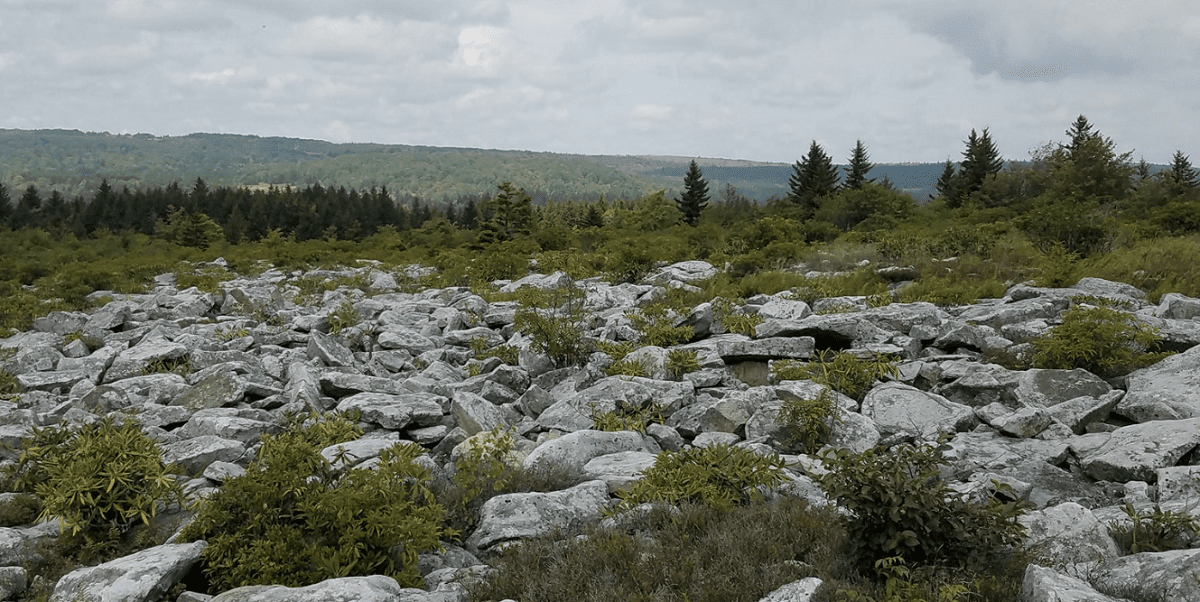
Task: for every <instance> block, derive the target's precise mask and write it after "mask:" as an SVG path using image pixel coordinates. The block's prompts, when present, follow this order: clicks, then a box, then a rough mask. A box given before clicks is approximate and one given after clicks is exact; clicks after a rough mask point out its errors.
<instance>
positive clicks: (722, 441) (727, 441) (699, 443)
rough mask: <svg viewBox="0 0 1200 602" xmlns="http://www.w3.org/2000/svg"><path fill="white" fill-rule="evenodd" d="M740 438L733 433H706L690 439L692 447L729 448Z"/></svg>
mask: <svg viewBox="0 0 1200 602" xmlns="http://www.w3.org/2000/svg"><path fill="white" fill-rule="evenodd" d="M741 440H742V438H741V437H739V436H737V435H736V434H734V433H725V432H722V431H708V432H705V433H700V434H699V435H696V438H695V439H692V446H693V447H713V446H716V445H721V446H729V445H734V444H735V443H737V442H739V441H741Z"/></svg>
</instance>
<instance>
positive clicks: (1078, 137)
mask: <svg viewBox="0 0 1200 602" xmlns="http://www.w3.org/2000/svg"><path fill="white" fill-rule="evenodd" d="M1099 135H1100V133H1099V132H1093V131H1092V124H1091V123H1089V122H1088V120H1087V117H1084V116H1083V115H1080V116H1079V117H1076V118H1075V122H1074V123H1072V124H1071V127H1070V128H1069V129H1067V137H1068V138H1070V139H1071V141H1070V142H1069V143H1068V144H1067V146H1066V149H1067V157H1068V158H1069V157H1071V156H1072V155H1073V154H1074V153H1075V151H1076V150H1078V149H1079V147H1080V146H1081V145H1082V144H1083V143H1084V142H1085V141H1086V140H1088V139H1090V138H1095V137H1098V136H1099Z"/></svg>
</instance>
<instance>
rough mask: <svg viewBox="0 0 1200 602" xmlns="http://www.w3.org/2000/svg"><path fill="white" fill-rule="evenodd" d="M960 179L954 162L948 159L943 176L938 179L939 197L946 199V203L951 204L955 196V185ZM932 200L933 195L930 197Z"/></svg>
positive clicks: (943, 169)
mask: <svg viewBox="0 0 1200 602" xmlns="http://www.w3.org/2000/svg"><path fill="white" fill-rule="evenodd" d="M957 179H958V173H957V172H956V171H955V170H954V162H953V161H951V160H950V159H946V165H945V166H943V167H942V175H940V176H938V179H937V186H936V189H937V193H938V196H940V197H942V198H945V199H946V203H947V204H950V203H951V202H952V201H950V199H951V198H953V197H954V196H955V191H954V184H955V182H956V181H957ZM929 198H930V200H933V198H934V197H933V195H929Z"/></svg>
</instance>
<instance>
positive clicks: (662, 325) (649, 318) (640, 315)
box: [629, 303, 694, 347]
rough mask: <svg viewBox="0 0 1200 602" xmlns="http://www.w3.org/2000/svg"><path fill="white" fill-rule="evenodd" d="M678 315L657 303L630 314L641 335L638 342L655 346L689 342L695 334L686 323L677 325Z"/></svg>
mask: <svg viewBox="0 0 1200 602" xmlns="http://www.w3.org/2000/svg"><path fill="white" fill-rule="evenodd" d="M676 320H677V317H676V316H675V314H674V313H673V312H672V311H671V310H670V309H669V308H668V307H667V306H666V305H664V304H661V303H655V304H652V305H648V306H646V307H643V308H641V309H639V310H637V311H635V312H633V313H631V314H629V323H630V325H631V326H633V329H634V330H636V331H638V334H640V335H641V337H640V338H639V339H638V342H639V343H641V344H643V345H654V346H655V347H670V346H671V345H675V344H678V343H684V342H687V341H688V340H689V339H691V338H692V335H693V334H694V332H693V330H692V327H691V326H688V325H686V324H682V325H679V326H675V322H676Z"/></svg>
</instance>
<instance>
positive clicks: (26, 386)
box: [16, 370, 92, 391]
mask: <svg viewBox="0 0 1200 602" xmlns="http://www.w3.org/2000/svg"><path fill="white" fill-rule="evenodd" d="M16 378H17V386H18V387H20V388H21V390H22V391H54V390H58V391H67V390H70V388H71V387H73V386H75V383H78V382H81V381H85V380H86V381H91V380H92V375H91V374H89V373H87V372H85V371H83V370H56V371H53V372H26V373H24V374H18V375H17V377H16Z"/></svg>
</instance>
